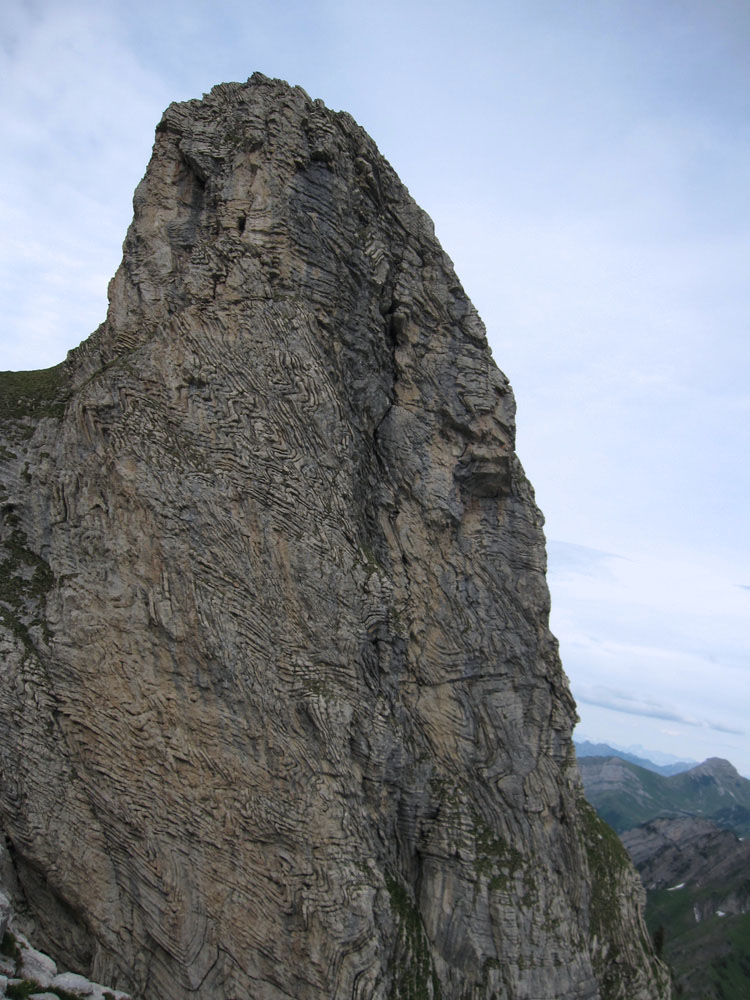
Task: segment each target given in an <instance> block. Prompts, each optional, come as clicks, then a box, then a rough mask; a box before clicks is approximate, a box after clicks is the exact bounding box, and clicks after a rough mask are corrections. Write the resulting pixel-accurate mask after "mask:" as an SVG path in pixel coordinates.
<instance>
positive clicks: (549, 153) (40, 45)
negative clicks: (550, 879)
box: [0, 0, 750, 775]
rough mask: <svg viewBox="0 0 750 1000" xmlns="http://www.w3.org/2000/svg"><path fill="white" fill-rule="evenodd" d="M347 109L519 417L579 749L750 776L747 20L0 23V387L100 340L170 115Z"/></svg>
mask: <svg viewBox="0 0 750 1000" xmlns="http://www.w3.org/2000/svg"><path fill="white" fill-rule="evenodd" d="M255 70H259V71H260V72H262V73H265V74H266V75H267V76H272V77H280V78H282V79H285V80H288V81H289V82H290V83H294V84H300V85H301V86H302V87H304V88H305V90H306V91H307V92H308V93H309V94H310V96H311V97H319V98H322V99H323V100H324V101H325V103H326V104H327V105H328V107H330V108H334V109H336V110H346V111H349V112H350V113H351V114H352V115H353V116H354V117H355V118H356V119H357V121H358V122H359V123H360V124H361V125H362V126H363V127H364V128H366V129H367V131H368V132H369V133H370V135H371V136H372V137H373V138H374V139H375V141H376V142H377V144H378V146H379V147H380V150H381V152H382V153H383V154H384V155H385V156H386V157H387V158H388V159H389V160H390V162H391V163H392V165H393V166H394V168H395V169H396V170H397V172H398V173H399V175H400V177H401V179H402V181H403V182H404V183H405V184H406V185H407V187H408V188H409V190H410V191H411V193H412V195H413V196H414V197H415V199H416V200H417V201H418V202H419V204H420V205H421V206H422V208H424V209H425V210H426V211H427V212H428V213H429V214H430V215H431V217H432V218H433V220H434V222H435V227H436V231H437V234H438V237H439V238H440V240H441V242H442V244H443V247H444V249H445V250H446V252H447V253H448V254H449V256H450V257H451V258H452V259H453V261H454V263H455V265H456V270H457V273H458V276H459V278H460V279H461V281H462V283H463V285H464V287H465V289H466V291H467V293H468V294H469V296H470V297H471V298H472V300H473V302H474V304H475V305H476V307H477V309H478V310H479V312H480V314H481V315H482V317H483V319H484V321H485V323H486V325H487V330H488V337H489V341H490V343H491V345H492V350H493V354H494V357H495V360H496V361H497V363H498V365H499V366H500V367H501V368H502V369H503V370H504V371H505V372H506V374H507V375H508V376H509V378H510V380H511V382H512V384H513V386H514V389H515V392H516V397H517V402H518V451H519V455H520V457H521V460H522V462H523V463H524V466H525V468H526V471H527V473H528V474H529V477H530V479H531V481H532V482H533V484H534V486H535V488H536V494H537V500H538V502H539V504H540V506H541V508H542V510H543V511H544V513H545V515H546V517H547V538H548V543H549V545H548V548H549V562H550V573H549V581H550V587H551V591H552V606H553V613H552V627H553V630H554V631H555V632H556V634H557V636H558V638H559V639H560V647H561V653H562V657H563V663H564V666H565V669H566V671H567V673H568V675H569V677H570V679H571V685H572V688H573V693H574V695H575V696H576V699H577V701H578V710H579V714H580V716H581V724H580V726H579V730H578V733H577V735H579V736H580V737H581V738H584V737H588V738H589V739H592V740H596V741H605V742H612V743H617V744H618V745H622V746H627V745H629V744H636V743H637V744H642V745H643V746H645V747H647V748H652V749H655V750H660V751H662V752H666V753H672V754H674V755H676V756H680V757H688V758H692V759H696V760H703V759H704V758H705V757H708V756H720V757H726V758H728V759H729V760H731V761H732V763H734V764H735V766H736V767H738V769H739V770H740V771H742V773H744V774H746V775H750V722H748V719H747V716H748V711H747V710H748V703H749V701H750V699H749V698H748V688H749V682H750V658H749V653H750V628H749V627H748V623H749V622H750V560H749V558H748V557H749V556H750V538H749V537H748V514H747V510H748V506H747V497H748V493H749V492H750V471H749V468H748V455H749V454H750V448H749V447H748V445H749V444H750V388H749V386H748V377H749V375H750V363H749V362H750V338H749V337H748V335H747V333H748V331H747V326H748V298H749V297H750V296H749V293H748V264H749V263H750V184H749V183H748V180H747V172H748V164H749V163H750V156H749V155H748V154H750V4H749V3H748V2H747V0H700V2H699V0H683V2H678V0H658V2H655V0H515V2H510V0H486V2H485V0H468V2H465V3H464V4H463V5H458V4H456V3H455V0H452V2H451V3H447V2H443V0H430V2H420V0H414V2H413V0H400V2H398V3H397V2H394V0H380V2H378V3H376V4H374V3H367V4H365V3H363V2H360V0H346V2H343V0H342V2H340V0H305V2H304V3H302V2H297V0H294V2H286V3H282V2H280V0H273V2H271V0H269V2H260V0H243V2H238V3H221V2H220V0H219V2H208V0H206V2H198V0H180V2H179V3H178V2H171V0H168V2H159V0H151V2H144V0H135V2H133V0H128V2H120V0H95V2H94V0H54V2H53V0H29V2H22V0H5V3H4V5H3V16H2V18H1V19H0V126H1V127H2V135H3V142H2V146H3V155H2V157H0V180H1V181H2V183H0V227H1V231H2V235H3V239H2V241H1V243H0V307H1V310H2V312H1V314H2V323H1V324H0V369H9V368H10V369H22V368H41V367H46V366H48V365H52V364H56V363H57V362H58V361H61V360H62V359H63V358H64V356H65V353H66V352H67V350H69V349H70V348H71V347H74V346H75V345H76V344H78V343H79V342H80V341H81V340H83V339H84V338H85V337H86V336H88V334H89V333H91V332H92V331H93V330H94V329H95V328H96V327H97V326H98V324H99V323H100V322H101V321H102V320H103V319H104V316H105V313H106V286H107V282H108V280H109V278H110V277H111V276H112V274H113V273H114V271H115V269H116V267H117V265H118V264H119V260H120V255H121V246H122V241H123V239H124V236H125V231H126V229H127V226H128V224H129V222H130V217H131V199H132V193H133V189H134V188H135V185H136V184H137V182H138V180H139V179H140V177H141V176H142V174H143V172H144V171H145V168H146V164H147V162H148V158H149V155H150V150H151V144H152V142H153V134H154V127H155V125H156V123H157V122H158V120H159V118H160V117H161V114H162V111H163V110H164V108H165V107H166V106H167V105H168V104H169V103H170V102H171V101H175V100H186V99H190V98H194V97H200V96H201V95H202V94H203V93H204V92H206V91H208V90H210V88H211V87H212V86H213V85H214V84H216V83H219V82H222V81H227V80H245V79H247V78H248V77H249V76H250V75H251V74H252V73H253V72H254V71H255Z"/></svg>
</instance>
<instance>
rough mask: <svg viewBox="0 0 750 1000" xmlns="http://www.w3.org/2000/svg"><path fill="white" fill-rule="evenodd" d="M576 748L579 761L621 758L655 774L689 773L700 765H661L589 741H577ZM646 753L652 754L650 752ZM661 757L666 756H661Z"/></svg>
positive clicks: (682, 761)
mask: <svg viewBox="0 0 750 1000" xmlns="http://www.w3.org/2000/svg"><path fill="white" fill-rule="evenodd" d="M575 747H576V753H577V754H578V757H579V759H580V758H581V757H619V758H620V759H621V760H629V761H630V763H631V764H637V765H638V766H639V767H645V768H646V770H647V771H653V772H654V773H655V774H667V775H669V774H680V773H681V772H682V771H689V770H690V768H691V767H695V765H696V764H697V763H698V761H696V760H679V761H677V760H676V761H673V762H670V763H667V764H659V763H655V761H654V760H649V759H648V758H646V757H638V756H636V755H635V754H634V753H629V752H628V751H626V750H619V749H618V748H617V747H612V746H610V745H609V744H608V743H591V742H589V740H582V741H581V742H578V741H577V740H576V741H575ZM644 752H645V753H650V751H648V750H646V751H644ZM654 756H655V755H654ZM659 756H665V755H662V754H660V755H659Z"/></svg>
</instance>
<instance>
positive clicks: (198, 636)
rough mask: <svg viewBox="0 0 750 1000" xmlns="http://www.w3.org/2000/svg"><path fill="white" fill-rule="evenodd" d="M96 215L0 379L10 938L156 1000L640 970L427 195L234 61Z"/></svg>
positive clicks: (527, 525)
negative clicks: (46, 331)
mask: <svg viewBox="0 0 750 1000" xmlns="http://www.w3.org/2000/svg"><path fill="white" fill-rule="evenodd" d="M134 210H135V214H134V220H133V223H132V225H131V227H130V230H129V232H128V235H127V238H126V241H125V245H124V254H123V262H122V265H121V267H120V268H119V270H118V272H117V274H116V275H115V277H114V279H113V281H112V282H111V285H110V308H109V313H108V316H107V320H106V322H105V323H104V324H103V325H102V327H100V329H99V330H98V331H97V332H96V333H95V334H93V335H92V337H90V338H89V339H88V340H87V341H86V342H85V343H84V344H82V345H81V346H80V347H79V348H78V349H76V350H75V351H73V352H72V353H71V355H70V356H69V359H68V360H67V362H66V363H65V364H63V365H62V366H59V367H58V368H57V369H51V370H50V371H49V372H42V373H13V377H12V378H10V377H6V378H5V382H4V383H3V381H2V379H0V403H1V404H2V405H0V416H1V417H2V423H1V424H0V459H1V460H0V475H1V477H2V478H1V483H2V494H0V513H2V517H3V524H4V527H3V535H2V539H3V545H4V556H2V559H3V560H4V561H3V566H4V570H5V576H4V580H5V583H4V584H3V589H2V591H0V610H1V611H2V626H3V627H2V630H1V633H0V645H1V649H0V653H1V655H2V660H0V663H2V668H1V669H2V683H3V690H4V697H3V699H2V701H1V702H0V726H1V727H2V731H3V732H4V733H8V734H10V737H9V738H8V739H5V740H3V741H2V744H1V745H0V767H1V768H2V778H3V780H2V783H1V784H0V821H1V822H2V824H3V825H4V827H5V830H6V832H7V835H8V838H9V843H10V845H11V851H10V855H11V857H12V863H13V874H14V877H15V878H16V879H17V881H18V884H19V886H20V887H21V890H22V891H23V894H24V896H25V898H26V900H28V901H29V907H30V910H31V911H32V913H31V915H32V917H33V920H34V922H35V927H36V931H37V932H38V934H39V935H40V940H43V941H44V942H46V945H47V950H48V951H49V952H50V953H51V954H53V955H55V956H56V957H58V956H62V957H64V959H65V961H66V963H67V964H69V965H73V966H74V967H77V968H82V969H86V970H89V974H90V975H91V976H92V977H93V978H95V979H104V980H106V981H110V982H114V983H116V984H117V985H118V986H121V987H123V988H126V989H128V991H129V992H132V993H133V994H135V995H136V996H138V997H142V998H146V997H148V998H151V997H157V996H158V997H159V998H160V1000H184V998H186V997H194V998H196V1000H209V998H211V1000H214V998H216V997H226V998H229V997H238V998H239V997H243V998H244V997H252V998H253V1000H288V998H290V997H295V998H298V1000H322V998H326V1000H328V998H334V1000H341V998H350V997H357V998H358V1000H399V998H407V997H424V998H426V1000H437V997H438V996H442V997H456V998H458V997H461V998H467V1000H468V998H471V1000H484V998H487V1000H489V998H491V997H503V998H504V1000H521V998H528V997H532V996H533V997H535V998H539V1000H552V998H555V1000H595V998H598V997H601V998H605V997H606V998H607V1000H615V998H619V997H622V998H626V997H627V998H628V1000H657V998H661V997H666V996H667V994H668V985H667V982H666V974H665V971H664V969H663V968H662V967H661V966H660V965H659V963H658V962H657V961H656V960H655V958H654V956H653V954H652V953H651V952H650V951H649V949H648V946H647V944H646V943H645V942H644V937H645V935H644V933H643V925H642V921H641V916H640V910H639V904H640V899H639V890H638V887H637V881H636V880H635V877H634V875H633V872H632V869H630V867H629V866H628V863H627V861H626V860H622V859H621V860H620V861H618V862H617V865H618V867H617V873H616V877H614V878H610V877H609V876H608V875H607V865H606V863H605V862H606V859H607V858H609V856H610V846H611V845H609V843H608V841H607V840H606V838H605V836H604V834H603V833H602V832H601V831H599V830H598V829H597V828H595V826H592V822H591V820H590V816H589V811H588V807H587V806H586V805H585V803H584V802H583V799H582V791H581V786H580V781H579V776H578V771H577V768H576V764H575V757H574V753H573V750H572V743H571V729H572V725H573V722H574V719H575V709H574V704H573V700H572V698H571V696H570V693H569V690H568V685H567V681H566V678H565V676H564V674H563V672H562V669H561V666H560V662H559V658H558V653H557V644H556V642H555V640H554V638H553V637H552V635H551V634H550V632H549V629H548V624H547V620H548V611H549V595H548V591H547V586H546V581H545V563H546V560H545V550H544V538H543V534H542V516H541V514H540V512H539V511H538V509H537V508H536V505H535V503H534V496H533V491H532V489H531V487H530V485H529V483H528V482H527V480H526V478H525V476H524V474H523V470H522V468H521V465H520V463H519V461H518V458H517V457H516V455H515V452H514V436H515V426H514V412H515V404H514V399H513V394H512V391H511V388H510V385H509V383H508V380H507V379H506V377H505V376H504V375H503V374H502V373H501V372H500V371H499V370H498V369H497V368H496V367H495V365H494V363H493V361H492V358H491V355H490V351H489V348H488V346H487V342H486V339H485V332H484V328H483V325H482V323H481V321H480V320H479V318H478V316H477V314H476V312H475V310H474V309H473V307H472V305H471V303H470V302H469V301H468V299H467V298H466V296H465V294H464V292H463V290H462V288H461V285H460V283H459V281H458V279H457V278H456V276H455V274H454V272H453V268H452V265H451V262H450V261H449V259H448V258H447V256H446V255H445V253H444V252H443V250H442V248H441V247H440V245H439V244H438V242H437V240H436V239H435V236H434V232H433V227H432V224H431V222H430V220H429V218H428V217H427V216H426V215H425V214H424V212H422V211H421V210H420V209H419V208H418V207H417V206H416V205H415V204H414V202H413V201H412V200H411V198H410V197H409V195H408V192H407V191H406V189H405V188H404V187H403V185H402V184H401V182H400V181H399V180H398V178H397V177H396V175H395V174H394V172H393V171H392V169H391V168H390V167H389V165H388V164H387V163H386V162H385V161H384V160H383V159H382V157H381V156H380V154H379V153H378V151H377V148H376V147H375V144H374V143H373V142H372V140H371V139H370V138H369V137H368V136H367V135H366V134H365V133H364V132H363V131H362V129H361V128H359V127H358V126H357V125H356V123H355V122H354V121H353V119H352V118H351V117H350V116H349V115H347V114H336V113H333V112H331V111H329V110H327V109H326V108H325V107H324V106H323V104H322V103H321V102H319V101H311V100H310V98H309V97H308V96H307V95H306V94H305V93H304V91H302V90H301V89H299V88H293V87H289V86H288V85H286V84H284V83H281V82H279V81H272V80H268V79H266V78H265V77H262V76H259V75H256V76H254V77H253V78H252V79H251V80H250V81H248V83H247V84H226V85H224V84H223V85H220V86H218V87H215V88H214V89H213V90H212V91H211V93H210V94H209V95H207V96H206V97H204V99H203V100H202V101H189V102H187V103H184V104H176V105H172V106H170V108H169V109H168V110H167V111H166V113H165V115H164V117H163V119H162V121H161V123H160V124H159V126H158V128H157V132H156V141H155V145H154V151H153V156H152V159H151V162H150V164H149V167H148V170H147V173H146V176H145V177H144V179H143V181H142V182H141V184H140V185H139V186H138V189H137V191H136V194H135V198H134ZM3 392H4V395H3ZM592 871H593V872H594V873H595V875H594V878H593V884H592ZM58 960H60V958H58Z"/></svg>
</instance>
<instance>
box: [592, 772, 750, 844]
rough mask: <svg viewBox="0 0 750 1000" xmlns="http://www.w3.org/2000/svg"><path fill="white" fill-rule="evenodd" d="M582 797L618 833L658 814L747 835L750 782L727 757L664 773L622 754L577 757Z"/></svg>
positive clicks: (749, 827)
mask: <svg viewBox="0 0 750 1000" xmlns="http://www.w3.org/2000/svg"><path fill="white" fill-rule="evenodd" d="M578 766H579V767H580V770H581V776H582V778H583V785H584V789H585V791H586V798H587V799H588V800H589V802H590V803H591V804H592V805H593V806H594V808H595V809H596V811H597V812H598V813H599V815H600V816H601V817H602V819H604V820H606V821H607V823H609V825H610V826H611V827H613V828H614V829H615V830H616V831H617V833H622V832H623V831H624V830H630V829H631V828H632V827H634V826H638V824H639V823H646V822H647V821H648V820H652V819H655V818H656V817H657V816H667V817H677V816H696V817H700V818H702V819H710V820H713V822H714V823H716V824H717V825H718V826H720V827H724V828H725V829H730V830H734V831H735V832H736V833H737V834H738V835H739V836H748V835H750V781H748V779H747V778H743V777H741V776H740V775H739V774H738V773H737V771H736V770H735V768H734V767H733V766H732V765H731V764H730V763H729V761H728V760H722V759H721V758H720V757H711V758H709V760H706V761H704V762H703V763H702V764H698V765H697V766H696V767H692V768H690V770H689V771H682V772H680V773H679V774H672V775H663V774H659V773H656V772H654V771H653V770H648V769H646V768H645V767H642V766H641V765H639V764H634V763H633V762H632V761H630V760H627V759H624V758H623V757H620V756H617V757H615V756H610V757H579V760H578Z"/></svg>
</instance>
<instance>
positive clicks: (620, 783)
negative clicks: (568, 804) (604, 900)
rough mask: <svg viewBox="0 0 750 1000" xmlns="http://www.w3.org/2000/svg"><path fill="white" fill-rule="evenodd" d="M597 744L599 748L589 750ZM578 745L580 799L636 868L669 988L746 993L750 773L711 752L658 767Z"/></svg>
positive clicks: (689, 993)
mask: <svg viewBox="0 0 750 1000" xmlns="http://www.w3.org/2000/svg"><path fill="white" fill-rule="evenodd" d="M595 746H596V747H601V748H602V749H606V753H605V754H604V755H602V756H587V752H588V751H589V750H590V748H591V747H595ZM578 751H579V760H578V764H579V767H580V770H581V775H582V777H583V783H584V788H585V790H586V797H587V798H588V800H589V801H590V802H591V804H592V805H593V806H594V807H595V808H596V810H597V812H598V813H599V815H600V816H601V817H602V818H603V819H605V820H606V821H607V822H608V823H609V824H610V825H611V826H613V827H614V829H615V830H616V831H617V832H618V833H619V834H620V838H621V840H622V842H623V844H624V845H625V847H626V848H627V850H628V852H629V853H630V856H631V858H632V859H633V863H634V864H635V866H636V868H637V869H638V871H639V872H640V875H641V878H642V880H643V883H644V886H645V888H646V890H647V903H646V922H647V925H648V928H649V930H650V932H651V934H652V937H653V939H654V943H655V945H656V947H657V951H659V952H660V953H661V954H662V956H663V957H664V959H665V960H666V961H667V962H668V963H669V965H670V966H671V968H672V972H673V977H674V984H675V996H677V997H680V998H681V1000H748V998H750V841H744V840H743V839H742V838H743V837H745V836H747V835H748V834H749V833H750V781H748V780H747V779H746V778H743V777H741V775H739V774H738V773H737V771H736V770H735V768H734V767H733V766H732V765H731V764H730V763H729V761H727V760H722V759H720V758H717V757H713V758H710V759H709V760H706V761H704V762H703V763H702V764H698V765H697V766H694V767H690V768H689V769H688V770H682V771H680V772H678V773H673V774H663V773H659V771H658V770H657V769H656V765H654V764H653V763H652V762H651V761H644V763H643V765H642V764H640V763H635V762H634V760H633V759H632V755H630V754H625V753H623V752H622V751H617V750H614V749H613V748H612V747H609V746H606V745H603V744H591V743H587V744H583V749H581V747H580V746H579V747H578ZM635 760H638V758H635ZM645 764H648V765H650V766H649V767H646V766H645Z"/></svg>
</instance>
